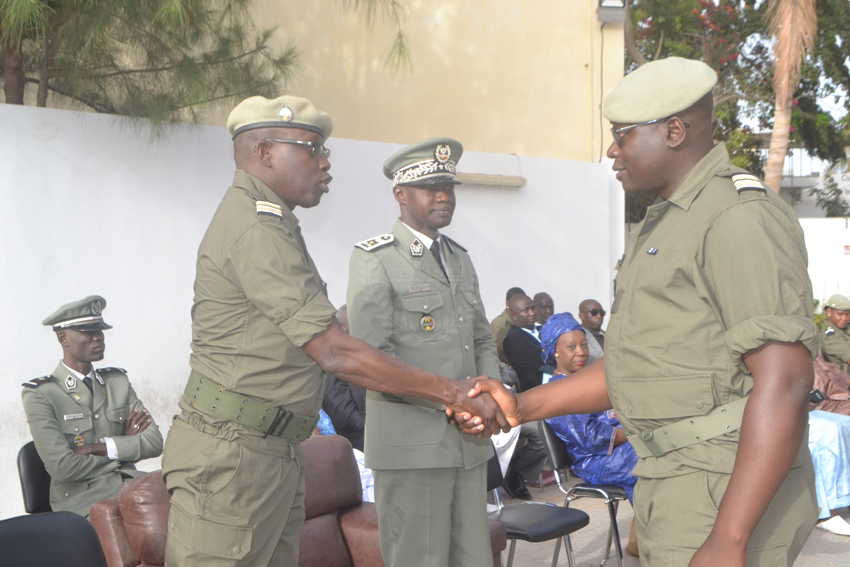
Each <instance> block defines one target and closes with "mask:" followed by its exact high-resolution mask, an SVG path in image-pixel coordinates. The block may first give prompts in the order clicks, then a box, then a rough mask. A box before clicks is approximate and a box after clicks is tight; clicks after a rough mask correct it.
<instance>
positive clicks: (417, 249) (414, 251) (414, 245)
mask: <svg viewBox="0 0 850 567" xmlns="http://www.w3.org/2000/svg"><path fill="white" fill-rule="evenodd" d="M424 251H425V245H424V244H422V243H421V242H419V239H418V238H415V239H413V242H411V243H410V255H411V256H413V257H415V258H420V257H421V256H422V253H423V252H424Z"/></svg>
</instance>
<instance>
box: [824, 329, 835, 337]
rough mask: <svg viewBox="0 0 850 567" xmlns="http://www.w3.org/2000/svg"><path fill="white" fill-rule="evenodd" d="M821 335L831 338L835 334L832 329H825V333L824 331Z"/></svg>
mask: <svg viewBox="0 0 850 567" xmlns="http://www.w3.org/2000/svg"><path fill="white" fill-rule="evenodd" d="M823 334H824V335H826V336H827V337H831V336H832V335H834V334H835V329H833V328H832V327H827V328H826V331H824V332H823Z"/></svg>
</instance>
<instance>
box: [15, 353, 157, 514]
mask: <svg viewBox="0 0 850 567" xmlns="http://www.w3.org/2000/svg"><path fill="white" fill-rule="evenodd" d="M92 382H93V383H92V391H91V392H90V391H89V389H88V388H87V387H86V385H85V384H84V383H83V382H82V381H81V380H78V379H77V378H76V377H74V375H73V373H72V372H70V371H69V370H68V369H67V368H66V367H65V365H64V364H62V363H61V362H60V363H59V365H58V366H57V367H56V370H55V371H54V372H53V374H51V375H50V376H47V377H45V378H39V379H36V380H32V381H30V382H26V383H24V390H23V392H22V397H23V402H24V411H25V412H26V414H27V421H28V422H29V426H30V432H31V433H32V438H33V441H34V442H35V448H36V450H37V451H38V455H39V456H40V457H41V460H42V461H44V467H45V468H46V469H47V472H48V474H50V506H51V508H53V511H54V512H58V511H60V510H67V511H70V512H75V513H77V514H80V515H81V516H88V514H89V508H90V507H91V505H92V504H94V503H95V502H100V501H101V500H106V499H107V498H112V497H114V496H118V493H119V492H120V491H121V487H122V486H123V485H124V479H125V478H130V477H134V476H138V475H140V474H144V473H143V472H140V471H137V470H136V466H135V464H134V463H136V462H138V461H141V460H143V459H150V458H153V457H158V456H159V455H160V454H162V434H161V433H160V432H159V427H157V425H156V423H155V422H154V421H153V417H152V416H151V423H150V425H148V427H147V429H145V430H144V431H142V432H141V433H139V434H138V435H127V436H125V435H124V423H125V421H126V420H127V416H129V415H130V412H131V411H133V410H137V411H144V410H145V406H144V404H143V403H142V402H141V401H140V400H139V398H138V397H137V396H136V392H135V391H134V390H133V386H131V385H130V380H129V379H128V378H127V375H126V374H125V373H124V371H123V370H120V369H118V368H104V369H100V370H96V371H95V379H94V380H93V381H92ZM104 437H111V438H112V440H113V441H115V446H116V448H117V449H118V459H117V460H112V459H110V458H108V457H101V456H98V455H78V454H76V453H74V448H75V447H78V446H80V445H91V444H93V443H101V442H102V440H103V438H104Z"/></svg>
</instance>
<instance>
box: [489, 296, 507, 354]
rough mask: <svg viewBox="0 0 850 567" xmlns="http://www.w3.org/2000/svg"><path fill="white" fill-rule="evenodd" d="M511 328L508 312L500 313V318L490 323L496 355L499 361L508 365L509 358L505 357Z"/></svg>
mask: <svg viewBox="0 0 850 567" xmlns="http://www.w3.org/2000/svg"><path fill="white" fill-rule="evenodd" d="M510 328H511V316H510V315H508V310H507V308H505V310H504V311H502V312H501V313H499V316H498V317H496V318H495V319H493V322H492V323H490V332H491V333H492V334H493V342H495V343H496V355H497V356H498V357H499V360H501V361H502V362H504V363H505V364H508V357H506V356H505V346H504V345H503V344H502V343H504V342H505V337H506V336H507V335H508V329H510Z"/></svg>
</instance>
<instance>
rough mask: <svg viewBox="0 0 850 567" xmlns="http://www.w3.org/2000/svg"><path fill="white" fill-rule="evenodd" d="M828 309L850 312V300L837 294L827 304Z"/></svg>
mask: <svg viewBox="0 0 850 567" xmlns="http://www.w3.org/2000/svg"><path fill="white" fill-rule="evenodd" d="M826 307H829V308H830V309H835V310H836V311H850V299H847V298H846V297H844V296H843V295H841V294H838V293H836V294H835V295H833V296H832V297H830V298H829V300H828V301H827V302H826Z"/></svg>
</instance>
